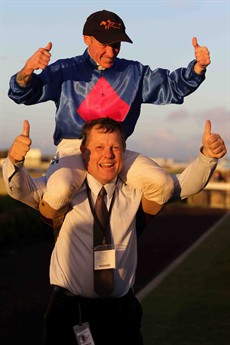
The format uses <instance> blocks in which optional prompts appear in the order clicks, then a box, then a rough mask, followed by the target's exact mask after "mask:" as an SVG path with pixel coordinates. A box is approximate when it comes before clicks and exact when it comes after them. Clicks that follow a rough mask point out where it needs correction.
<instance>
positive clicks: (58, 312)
mask: <svg viewBox="0 0 230 345" xmlns="http://www.w3.org/2000/svg"><path fill="white" fill-rule="evenodd" d="M80 319H81V320H80ZM141 319H142V307H141V305H140V303H139V301H138V300H137V298H136V297H135V296H134V294H133V293H131V292H130V293H128V294H127V295H126V296H124V297H121V298H108V299H100V298H99V299H89V298H83V297H79V296H74V295H72V294H71V293H68V291H67V290H65V289H62V288H59V287H58V288H57V287H56V288H54V290H53V292H52V294H51V298H50V301H49V305H48V308H47V311H46V314H45V320H44V321H45V333H44V345H58V344H62V345H63V344H64V345H65V344H66V345H72V344H73V345H76V344H77V341H76V337H75V334H74V331H73V326H74V325H77V324H79V322H80V321H81V322H82V323H84V322H88V323H89V326H90V330H91V333H92V336H93V339H94V342H95V345H129V344H132V345H143V339H142V335H141V330H140V329H141Z"/></svg>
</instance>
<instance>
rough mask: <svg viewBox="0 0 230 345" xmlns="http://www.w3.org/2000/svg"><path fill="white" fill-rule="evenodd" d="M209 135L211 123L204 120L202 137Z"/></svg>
mask: <svg viewBox="0 0 230 345" xmlns="http://www.w3.org/2000/svg"><path fill="white" fill-rule="evenodd" d="M210 134H211V121H210V120H206V122H205V128H204V135H210Z"/></svg>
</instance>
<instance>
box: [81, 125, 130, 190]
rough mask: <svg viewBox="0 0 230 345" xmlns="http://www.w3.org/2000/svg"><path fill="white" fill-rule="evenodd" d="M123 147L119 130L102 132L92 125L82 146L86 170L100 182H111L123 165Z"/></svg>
mask: <svg viewBox="0 0 230 345" xmlns="http://www.w3.org/2000/svg"><path fill="white" fill-rule="evenodd" d="M123 153H124V147H123V145H122V139H121V134H120V132H112V133H103V132H102V130H100V129H98V128H97V125H96V126H94V127H93V128H92V129H91V131H90V133H89V135H88V139H87V142H86V146H85V148H82V158H83V160H84V162H85V165H86V168H87V170H88V172H89V173H90V174H91V175H92V176H93V177H94V178H95V179H96V180H98V181H99V182H100V183H101V184H103V185H105V184H107V183H109V182H111V181H112V180H113V179H114V178H116V177H117V175H118V174H119V173H120V171H121V169H122V167H123Z"/></svg>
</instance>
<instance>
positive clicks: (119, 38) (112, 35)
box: [83, 10, 133, 44]
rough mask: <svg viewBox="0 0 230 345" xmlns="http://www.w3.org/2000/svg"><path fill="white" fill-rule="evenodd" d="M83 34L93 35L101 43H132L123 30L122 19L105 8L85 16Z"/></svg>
mask: <svg viewBox="0 0 230 345" xmlns="http://www.w3.org/2000/svg"><path fill="white" fill-rule="evenodd" d="M83 35H86V36H93V37H94V38H96V40H97V41H99V42H100V43H102V44H111V43H116V42H129V43H133V42H132V40H131V39H130V38H129V36H128V35H127V34H126V32H125V24H124V22H123V20H122V19H121V18H120V17H119V16H118V15H117V14H116V13H113V12H110V11H106V10H102V11H98V12H95V13H92V14H91V15H90V16H89V17H88V18H87V20H86V22H85V25H84V27H83Z"/></svg>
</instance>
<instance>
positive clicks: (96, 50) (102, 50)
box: [84, 36, 121, 68]
mask: <svg viewBox="0 0 230 345" xmlns="http://www.w3.org/2000/svg"><path fill="white" fill-rule="evenodd" d="M84 41H85V44H86V45H87V46H88V51H89V54H90V56H91V58H92V59H93V60H94V61H96V62H97V63H98V64H99V65H100V66H101V67H103V68H110V67H112V65H113V63H114V60H115V58H116V57H117V55H118V54H119V52H120V48H121V42H116V43H111V44H108V45H106V44H102V43H100V42H99V41H97V40H96V38H94V37H93V36H84Z"/></svg>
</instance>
